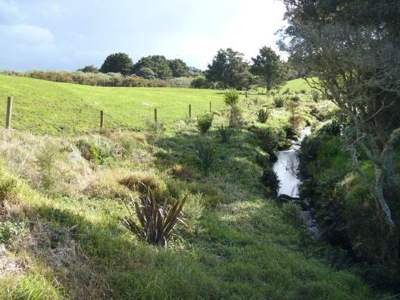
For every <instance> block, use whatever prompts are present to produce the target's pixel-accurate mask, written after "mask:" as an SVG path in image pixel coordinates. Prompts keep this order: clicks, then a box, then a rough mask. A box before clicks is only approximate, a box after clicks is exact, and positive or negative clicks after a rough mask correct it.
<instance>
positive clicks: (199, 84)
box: [190, 76, 210, 89]
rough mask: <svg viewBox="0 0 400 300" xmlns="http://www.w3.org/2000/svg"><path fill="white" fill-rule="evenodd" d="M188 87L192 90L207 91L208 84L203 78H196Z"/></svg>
mask: <svg viewBox="0 0 400 300" xmlns="http://www.w3.org/2000/svg"><path fill="white" fill-rule="evenodd" d="M190 87H192V88H194V89H207V88H210V83H209V82H208V81H207V79H206V78H205V77H204V76H198V77H196V78H195V79H193V80H192V82H191V84H190Z"/></svg>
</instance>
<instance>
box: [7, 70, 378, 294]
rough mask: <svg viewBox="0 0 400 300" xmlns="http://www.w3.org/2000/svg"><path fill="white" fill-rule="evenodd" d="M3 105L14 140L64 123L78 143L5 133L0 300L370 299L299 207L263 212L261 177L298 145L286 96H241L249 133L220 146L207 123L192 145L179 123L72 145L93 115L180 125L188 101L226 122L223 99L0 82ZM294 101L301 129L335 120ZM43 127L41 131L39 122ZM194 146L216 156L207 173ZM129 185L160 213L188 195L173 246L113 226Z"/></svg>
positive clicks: (322, 106)
mask: <svg viewBox="0 0 400 300" xmlns="http://www.w3.org/2000/svg"><path fill="white" fill-rule="evenodd" d="M289 84H293V83H289ZM300 84H301V83H299V82H297V83H295V85H296V86H299V85H300ZM0 93H1V95H2V96H1V97H2V98H4V97H5V96H6V95H8V94H10V93H11V94H13V95H14V96H15V97H16V98H15V99H16V100H15V101H16V102H15V105H16V110H15V111H16V115H15V125H16V127H17V128H21V129H30V130H31V131H33V132H35V133H43V132H51V133H63V132H64V131H63V130H64V129H62V130H61V128H60V127H57V126H56V125H55V124H64V125H63V126H66V125H65V124H68V126H70V127H68V128H65V131H66V132H70V133H72V132H78V133H77V134H75V135H73V136H71V135H65V136H62V137H57V136H43V135H41V134H31V133H28V132H26V131H24V130H16V131H7V130H3V129H1V130H0V156H1V157H2V166H1V167H0V244H3V245H4V246H5V251H4V250H2V253H1V252H0V267H1V266H4V267H3V269H1V268H0V299H3V298H4V299H30V300H36V299H37V300H39V299H40V300H42V299H52V300H53V299H277V300H280V299H282V300H284V299H324V300H325V299H338V300H342V299H375V295H374V294H373V293H372V292H371V291H370V289H369V288H368V286H367V285H366V284H365V283H364V282H363V281H362V280H361V279H360V278H359V277H358V276H357V275H355V274H353V273H352V272H351V270H346V269H342V270H338V269H336V268H335V267H333V266H332V265H331V263H330V262H329V261H328V260H326V258H324V257H326V255H325V254H324V253H331V251H332V249H331V248H330V247H328V246H327V245H324V244H322V243H320V242H317V241H314V240H313V239H312V238H311V236H310V235H309V233H308V231H307V230H306V227H305V225H304V222H303V220H302V218H301V209H300V208H299V207H298V206H296V205H295V204H293V203H284V204H282V203H277V202H276V201H274V200H271V197H270V195H271V194H270V189H269V184H270V182H269V181H268V179H266V178H265V176H264V175H265V174H268V172H270V170H271V166H272V159H271V157H270V153H271V152H273V150H274V149H276V147H278V144H279V145H284V144H287V141H288V138H289V137H290V134H293V130H291V128H290V122H289V119H290V117H294V116H293V115H291V112H290V108H289V107H288V105H287V103H288V102H289V101H290V98H292V97H293V96H294V94H288V93H286V94H285V95H280V98H285V100H284V102H283V103H274V101H273V99H272V98H267V97H266V96H265V95H252V96H250V97H249V98H247V99H244V98H242V99H241V103H240V107H241V108H242V113H243V118H244V120H245V122H244V123H243V124H244V125H243V127H242V128H240V129H239V128H238V129H235V130H234V131H232V132H231V136H230V138H229V139H228V140H223V139H222V137H223V136H222V134H221V131H220V130H219V129H218V127H217V126H216V125H214V126H213V127H212V128H211V131H210V132H208V133H207V134H203V135H201V134H199V132H198V130H197V128H196V122H188V121H186V122H178V123H176V124H174V126H172V127H171V128H172V130H169V131H167V132H159V131H150V130H143V131H141V132H134V131H120V130H106V131H105V132H104V133H103V134H101V135H100V134H98V133H79V132H80V131H85V130H88V129H90V128H92V126H91V122H89V121H87V122H86V123H85V122H83V123H80V122H81V120H82V119H83V120H85V118H81V117H80V116H87V118H86V119H87V120H93V122H97V118H96V117H97V113H93V116H92V114H88V113H87V111H92V110H95V109H96V110H98V109H100V107H101V108H104V107H107V109H106V111H110V112H112V114H111V115H112V116H113V117H114V119H113V120H114V121H115V123H113V124H114V125H115V126H117V125H121V124H122V125H125V126H126V127H131V126H132V127H133V126H141V124H140V123H139V122H137V121H135V119H133V118H126V115H129V114H132V115H134V113H135V111H137V110H139V109H140V108H141V109H143V110H142V112H147V111H148V110H150V109H149V108H147V106H145V105H144V104H143V103H148V102H149V101H153V102H151V103H152V105H157V106H158V107H160V117H161V118H162V116H163V114H162V113H161V112H162V111H164V110H165V111H167V110H168V109H169V110H168V111H169V115H165V118H169V119H168V120H169V122H172V121H173V120H176V119H182V118H183V119H184V118H185V112H186V108H185V106H187V104H188V103H192V105H193V106H194V107H195V103H197V106H198V107H200V106H201V105H202V106H201V107H202V109H200V108H199V109H198V110H197V111H196V109H195V108H194V107H193V108H194V112H195V113H196V112H199V111H201V110H207V108H208V101H209V98H210V97H213V99H214V100H213V103H215V105H217V108H218V105H219V109H220V111H219V113H218V114H217V115H216V116H215V122H217V123H218V122H219V123H220V122H225V123H226V122H227V119H228V115H229V113H228V111H227V110H226V109H224V106H223V104H222V102H223V100H222V94H221V93H220V92H218V91H207V90H187V89H169V88H164V89H141V88H127V89H125V88H93V87H86V86H76V85H69V84H57V83H50V82H45V81H38V80H32V79H26V78H14V77H5V76H0ZM299 95H300V96H301V98H302V100H301V101H299V100H296V101H298V104H299V106H298V108H297V109H296V110H297V113H296V116H295V117H296V119H299V122H298V126H300V127H302V126H304V125H305V124H313V123H315V122H317V120H318V118H324V116H326V115H327V114H328V113H329V111H331V110H332V106H330V105H329V103H327V102H326V101H321V102H319V103H315V102H313V101H311V100H310V98H311V96H310V95H309V94H304V93H302V94H299ZM144 101H146V102H144ZM182 106H183V107H182ZM174 107H175V109H173V108H174ZM265 108H268V111H269V112H270V115H269V117H268V118H267V121H266V122H265V123H259V122H257V113H258V112H259V110H260V109H265ZM80 109H81V110H82V112H81V113H79V111H80ZM27 113H29V114H30V118H25V117H23V116H25V115H26V114H27ZM149 113H150V112H149ZM42 116H46V117H47V118H48V121H47V122H46V123H44V122H43V123H38V121H37V120H38V119H39V118H41V117H42ZM89 116H90V118H89ZM74 118H75V119H74ZM74 120H75V121H74ZM78 121H79V122H78ZM74 122H75V123H74ZM199 144H208V145H210V147H212V154H210V155H211V156H212V158H213V159H212V163H211V167H210V172H209V175H206V174H205V173H204V172H203V171H202V167H201V164H200V163H199V162H200V158H199V157H200V156H199V151H200V150H199V148H198V147H199V146H198V145H199ZM135 178H136V179H137V178H139V179H141V180H147V181H148V180H149V178H153V179H151V180H154V182H157V186H158V188H159V189H160V190H162V195H163V197H165V198H167V199H169V201H172V200H171V199H177V198H180V197H182V196H183V195H186V197H187V202H186V204H185V207H184V210H183V216H182V217H183V219H184V224H180V225H179V226H178V228H177V230H176V232H175V234H174V236H173V238H172V240H171V241H170V242H169V244H168V248H162V247H156V246H151V245H149V244H147V243H146V242H144V241H143V240H140V239H138V238H137V237H136V236H135V235H134V234H132V233H131V232H129V231H128V230H127V229H126V227H124V226H123V225H122V224H121V218H122V217H124V216H126V215H127V213H128V211H127V209H126V206H125V204H126V202H127V201H128V200H129V199H131V198H132V197H133V198H134V197H135V196H136V195H137V191H136V190H133V189H132V188H129V186H127V185H126V184H123V183H124V182H130V181H133V180H136V179H135ZM261 178H263V179H261Z"/></svg>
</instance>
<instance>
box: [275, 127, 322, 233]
mask: <svg viewBox="0 0 400 300" xmlns="http://www.w3.org/2000/svg"><path fill="white" fill-rule="evenodd" d="M310 134H311V127H306V128H304V129H303V130H302V132H301V135H300V139H299V140H298V141H293V142H292V146H291V147H290V148H289V149H288V150H284V151H279V152H278V153H277V157H278V160H277V161H276V163H275V164H274V167H273V169H274V172H275V173H276V175H277V177H278V179H279V182H280V186H279V190H278V196H281V195H284V196H289V197H290V198H292V199H298V198H299V186H300V184H301V181H300V179H299V178H298V176H297V171H298V168H299V156H298V151H299V150H300V147H301V142H302V141H303V140H304V138H305V137H306V136H308V135H310ZM313 216H314V214H313V212H312V210H311V209H310V208H305V209H304V210H303V211H302V218H303V220H304V223H305V224H306V225H307V227H308V229H309V231H310V233H311V235H312V236H313V237H314V238H318V237H319V231H318V227H317V223H316V220H315V218H314V217H313Z"/></svg>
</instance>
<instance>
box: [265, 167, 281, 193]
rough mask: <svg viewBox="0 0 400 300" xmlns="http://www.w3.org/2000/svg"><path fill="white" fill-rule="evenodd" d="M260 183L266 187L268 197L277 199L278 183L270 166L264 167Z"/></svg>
mask: <svg viewBox="0 0 400 300" xmlns="http://www.w3.org/2000/svg"><path fill="white" fill-rule="evenodd" d="M261 182H262V184H264V186H265V187H266V193H267V195H268V196H273V197H277V196H278V190H279V186H280V182H279V179H278V177H277V176H276V173H275V172H274V170H273V169H272V168H271V167H270V166H265V168H264V171H263V175H262V177H261Z"/></svg>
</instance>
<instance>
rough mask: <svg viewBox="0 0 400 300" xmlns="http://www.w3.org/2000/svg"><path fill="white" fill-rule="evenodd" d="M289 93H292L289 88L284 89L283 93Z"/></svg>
mask: <svg viewBox="0 0 400 300" xmlns="http://www.w3.org/2000/svg"><path fill="white" fill-rule="evenodd" d="M289 93H290V89H289V88H287V89H286V90H284V91H283V93H282V95H287V94H289Z"/></svg>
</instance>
